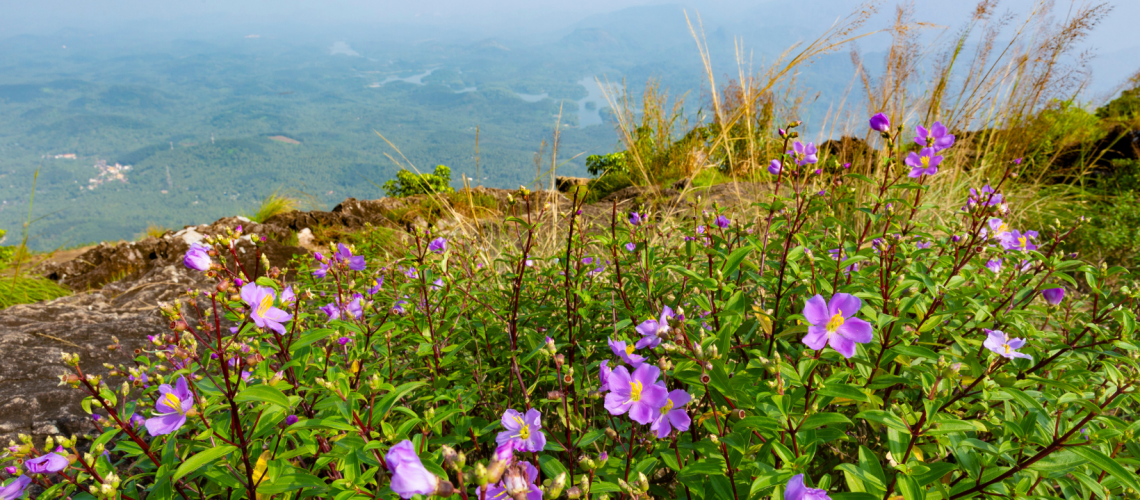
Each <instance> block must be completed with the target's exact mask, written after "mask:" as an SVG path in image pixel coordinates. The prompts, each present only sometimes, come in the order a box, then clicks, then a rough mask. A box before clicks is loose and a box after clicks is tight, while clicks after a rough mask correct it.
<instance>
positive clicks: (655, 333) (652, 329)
mask: <svg viewBox="0 0 1140 500" xmlns="http://www.w3.org/2000/svg"><path fill="white" fill-rule="evenodd" d="M670 319H673V309H671V308H670V307H669V306H665V307H664V308H663V309H662V310H661V319H659V320H654V319H652V318H651V319H647V320H645V321H642V322H641V324H639V325H637V328H636V330H637V333H640V334H641V340H638V341H637V344H635V346H636V347H637V348H638V349H644V348H646V347H648V348H650V349H653V348H654V347H657V346H658V345H659V344H661V339H663V338H665V337H666V335H667V334H668V333H669V320H670ZM630 364H632V363H630Z"/></svg>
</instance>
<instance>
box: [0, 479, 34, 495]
mask: <svg viewBox="0 0 1140 500" xmlns="http://www.w3.org/2000/svg"><path fill="white" fill-rule="evenodd" d="M30 482H32V478H31V477H29V476H20V477H18V478H16V480H15V481H12V482H10V483H8V484H7V485H5V486H2V487H0V500H16V499H17V498H20V496H22V495H23V494H24V488H27V487H28V483H30Z"/></svg>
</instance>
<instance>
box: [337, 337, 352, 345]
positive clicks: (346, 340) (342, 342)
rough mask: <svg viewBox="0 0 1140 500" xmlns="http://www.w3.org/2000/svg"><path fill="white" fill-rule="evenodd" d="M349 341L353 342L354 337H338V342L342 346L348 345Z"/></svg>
mask: <svg viewBox="0 0 1140 500" xmlns="http://www.w3.org/2000/svg"><path fill="white" fill-rule="evenodd" d="M349 342H352V339H350V338H348V337H341V338H339V339H336V343H338V344H340V345H341V346H345V345H348V343H349Z"/></svg>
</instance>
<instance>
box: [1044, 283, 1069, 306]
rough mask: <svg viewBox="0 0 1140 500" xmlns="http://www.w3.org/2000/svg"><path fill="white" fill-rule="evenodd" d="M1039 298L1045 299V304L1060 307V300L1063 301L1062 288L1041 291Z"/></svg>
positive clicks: (1063, 291) (1063, 293) (1063, 290)
mask: <svg viewBox="0 0 1140 500" xmlns="http://www.w3.org/2000/svg"><path fill="white" fill-rule="evenodd" d="M1041 296H1042V297H1044V298H1045V302H1048V303H1049V305H1054V306H1055V305H1060V304H1061V301H1062V300H1065V289H1064V288H1060V287H1058V288H1049V289H1046V290H1042V291H1041Z"/></svg>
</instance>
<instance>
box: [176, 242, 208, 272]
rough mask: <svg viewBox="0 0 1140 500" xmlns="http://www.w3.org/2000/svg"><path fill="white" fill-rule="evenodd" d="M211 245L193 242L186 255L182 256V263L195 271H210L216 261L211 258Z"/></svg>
mask: <svg viewBox="0 0 1140 500" xmlns="http://www.w3.org/2000/svg"><path fill="white" fill-rule="evenodd" d="M209 251H210V247H208V246H206V245H203V244H201V243H191V244H190V249H189V250H187V251H186V256H184V257H182V264H184V265H185V266H186V267H188V268H190V269H193V270H195V271H209V270H210V265H211V264H213V263H214V261H213V260H212V259H210V254H209V253H208V252H209Z"/></svg>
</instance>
